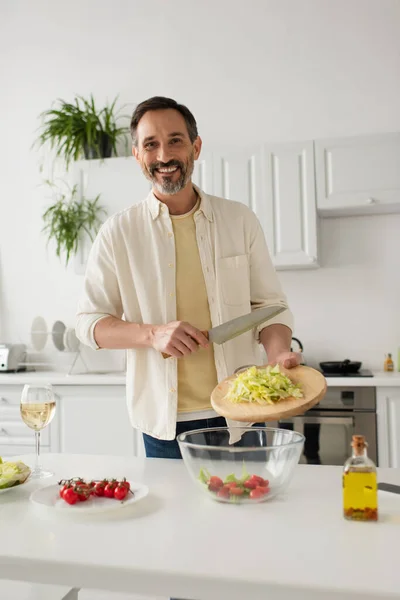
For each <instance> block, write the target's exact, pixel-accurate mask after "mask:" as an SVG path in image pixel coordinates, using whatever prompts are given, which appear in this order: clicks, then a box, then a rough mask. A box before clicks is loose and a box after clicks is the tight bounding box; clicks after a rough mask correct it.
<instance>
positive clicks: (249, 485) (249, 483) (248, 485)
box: [244, 479, 258, 490]
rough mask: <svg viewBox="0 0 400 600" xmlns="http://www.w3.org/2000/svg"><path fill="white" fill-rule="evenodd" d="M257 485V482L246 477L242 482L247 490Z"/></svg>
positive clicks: (253, 488)
mask: <svg viewBox="0 0 400 600" xmlns="http://www.w3.org/2000/svg"><path fill="white" fill-rule="evenodd" d="M257 485H258V483H257V481H255V480H254V479H248V480H247V481H245V482H244V487H246V488H247V489H249V490H255V489H256V487H257Z"/></svg>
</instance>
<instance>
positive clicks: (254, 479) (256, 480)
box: [250, 475, 265, 485]
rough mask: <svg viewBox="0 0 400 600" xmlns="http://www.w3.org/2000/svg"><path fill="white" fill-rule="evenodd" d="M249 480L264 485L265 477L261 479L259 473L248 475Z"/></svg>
mask: <svg viewBox="0 0 400 600" xmlns="http://www.w3.org/2000/svg"><path fill="white" fill-rule="evenodd" d="M250 481H255V482H256V483H257V485H265V479H263V478H262V477H260V476H259V475H252V476H251V477H250Z"/></svg>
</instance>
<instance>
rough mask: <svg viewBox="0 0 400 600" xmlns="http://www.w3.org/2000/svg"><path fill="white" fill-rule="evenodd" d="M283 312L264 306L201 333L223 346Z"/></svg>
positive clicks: (165, 356)
mask: <svg viewBox="0 0 400 600" xmlns="http://www.w3.org/2000/svg"><path fill="white" fill-rule="evenodd" d="M284 310H286V307H285V306H281V305H280V304H273V305H271V306H264V308H257V309H255V310H253V311H251V312H250V313H247V314H246V315H242V316H241V317H236V318H235V319H231V320H230V321H226V322H225V323H222V325H217V326H216V327H213V328H212V329H209V330H208V331H203V333H204V335H205V336H206V337H207V338H208V340H209V341H210V342H212V343H213V344H224V343H225V342H227V341H229V340H232V339H233V338H235V337H237V336H239V335H242V334H243V333H246V332H247V331H250V329H253V327H258V325H261V324H262V323H264V322H267V321H269V320H270V319H273V318H274V317H276V316H277V315H279V314H280V313H281V312H283V311H284ZM169 356H170V355H169V354H165V353H164V352H163V357H164V358H168V357H169Z"/></svg>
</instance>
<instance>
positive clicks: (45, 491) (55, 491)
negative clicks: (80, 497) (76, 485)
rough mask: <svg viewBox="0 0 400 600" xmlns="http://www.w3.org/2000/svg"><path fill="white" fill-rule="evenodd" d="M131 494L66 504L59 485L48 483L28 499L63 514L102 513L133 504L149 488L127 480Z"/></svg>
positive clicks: (94, 497) (146, 492)
mask: <svg viewBox="0 0 400 600" xmlns="http://www.w3.org/2000/svg"><path fill="white" fill-rule="evenodd" d="M129 483H130V485H131V490H132V492H133V494H131V493H129V494H128V495H127V496H126V498H125V500H114V499H113V498H104V497H97V496H91V497H90V498H89V499H88V500H86V502H77V503H76V504H72V505H71V504H68V503H67V502H65V500H62V498H60V486H59V485H58V484H54V485H48V486H46V487H44V488H40V489H38V490H35V491H34V492H32V494H31V495H30V500H31V502H33V503H34V504H39V505H40V506H42V507H43V506H44V507H46V508H49V509H51V510H54V511H57V512H60V513H64V514H71V513H72V514H73V513H75V514H78V515H82V514H84V513H92V514H93V513H102V512H108V511H116V510H121V509H123V508H124V507H125V506H129V505H130V504H135V502H139V500H142V499H143V498H145V497H146V496H147V494H148V493H149V488H148V487H147V486H146V485H143V484H142V483H133V482H129Z"/></svg>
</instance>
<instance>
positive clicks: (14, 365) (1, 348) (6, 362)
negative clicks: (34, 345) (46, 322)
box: [0, 344, 26, 373]
mask: <svg viewBox="0 0 400 600" xmlns="http://www.w3.org/2000/svg"><path fill="white" fill-rule="evenodd" d="M25 360H26V346H25V344H0V373H10V372H13V371H24V370H25V367H24V366H23V363H24V362H25Z"/></svg>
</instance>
